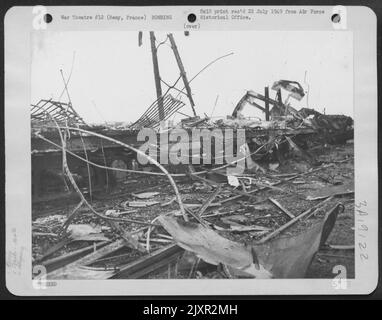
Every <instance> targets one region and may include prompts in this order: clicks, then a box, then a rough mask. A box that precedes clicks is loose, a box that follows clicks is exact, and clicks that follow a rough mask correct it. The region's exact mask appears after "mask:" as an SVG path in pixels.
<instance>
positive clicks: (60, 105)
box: [31, 99, 86, 125]
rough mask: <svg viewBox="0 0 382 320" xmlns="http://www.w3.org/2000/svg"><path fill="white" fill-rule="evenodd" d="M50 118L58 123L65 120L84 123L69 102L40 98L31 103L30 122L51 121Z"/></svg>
mask: <svg viewBox="0 0 382 320" xmlns="http://www.w3.org/2000/svg"><path fill="white" fill-rule="evenodd" d="M52 119H54V120H55V121H56V122H57V123H58V124H62V123H66V122H67V123H75V124H81V125H84V124H86V123H85V121H84V120H83V119H82V118H81V117H80V116H79V114H78V113H77V112H76V111H75V110H74V109H73V106H72V104H71V103H64V102H59V101H53V100H51V99H50V100H44V99H42V100H40V101H39V102H38V103H37V104H31V120H32V123H39V122H45V121H51V120H52Z"/></svg>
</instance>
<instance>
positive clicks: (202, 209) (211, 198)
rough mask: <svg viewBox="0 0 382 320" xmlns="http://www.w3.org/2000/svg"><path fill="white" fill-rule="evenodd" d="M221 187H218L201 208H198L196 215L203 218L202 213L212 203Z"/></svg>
mask: <svg viewBox="0 0 382 320" xmlns="http://www.w3.org/2000/svg"><path fill="white" fill-rule="evenodd" d="M220 191H221V186H218V187H217V189H216V190H215V192H214V193H212V194H211V195H210V196H209V197H208V199H207V201H206V202H205V203H204V204H203V206H202V207H201V208H200V210H199V212H198V215H199V217H201V216H203V214H204V212H205V211H206V210H207V208H208V207H209V206H210V205H211V203H212V201H214V199H215V198H216V196H217V195H218V194H219V193H220Z"/></svg>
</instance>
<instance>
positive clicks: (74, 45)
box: [31, 31, 353, 123]
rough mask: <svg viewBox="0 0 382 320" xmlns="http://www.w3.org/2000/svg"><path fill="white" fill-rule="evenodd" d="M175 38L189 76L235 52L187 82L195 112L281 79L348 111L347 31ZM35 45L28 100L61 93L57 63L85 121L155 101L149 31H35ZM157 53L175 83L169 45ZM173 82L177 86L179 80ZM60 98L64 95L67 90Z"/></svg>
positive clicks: (228, 109)
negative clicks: (66, 79) (292, 81)
mask: <svg viewBox="0 0 382 320" xmlns="http://www.w3.org/2000/svg"><path fill="white" fill-rule="evenodd" d="M174 36H175V40H176V42H177V45H178V49H179V52H180V55H181V58H182V60H183V64H184V66H185V69H186V72H187V75H188V77H189V79H190V78H192V77H193V76H194V75H195V74H196V73H198V72H199V71H200V70H201V69H202V68H203V67H204V66H206V65H207V64H208V63H209V62H211V61H212V60H214V59H216V58H218V57H219V56H222V55H225V54H228V53H231V52H233V53H234V54H233V55H230V56H228V57H226V58H224V59H221V60H219V61H217V62H216V63H214V64H213V65H211V66H210V67H209V68H208V69H206V70H205V71H203V72H202V73H201V74H200V75H199V76H198V77H197V78H196V79H195V80H194V81H192V83H191V88H192V93H193V97H194V101H195V103H196V111H197V113H198V114H200V115H203V114H204V113H206V114H207V115H209V116H210V115H211V114H212V116H214V117H217V116H226V115H228V114H229V115H230V114H231V113H232V110H233V108H234V106H235V105H236V103H237V102H238V100H239V99H240V98H241V97H242V96H243V95H244V94H245V92H246V91H247V90H254V91H256V92H259V93H263V91H264V86H267V85H269V86H271V85H272V83H273V82H274V81H276V80H280V79H287V80H295V81H299V82H300V83H301V84H302V85H303V87H304V89H306V90H307V89H308V86H309V107H311V108H315V109H317V110H318V111H321V112H322V111H323V109H324V108H325V109H326V113H327V114H329V113H331V114H346V115H350V116H352V115H353V52H352V34H351V33H350V32H339V31H333V32H328V31H325V32H320V31H311V32H296V31H293V32H291V31H285V32H284V31H275V32H269V31H268V32H264V31H261V32H260V31H259V32H257V31H256V32H252V31H251V32H247V31H246V32H238V31H233V32H194V33H192V32H191V33H190V35H189V36H188V37H186V36H185V35H184V34H183V33H178V32H175V33H174ZM156 37H157V40H158V43H159V42H161V41H163V40H164V39H165V38H166V33H163V32H157V33H156ZM33 44H34V45H33V52H32V92H31V94H32V101H31V102H32V103H37V102H38V101H39V100H40V99H47V98H53V99H58V98H59V96H60V94H61V92H62V90H63V81H62V78H61V74H60V69H62V70H63V72H64V75H65V77H66V78H68V76H69V74H70V72H71V69H72V75H71V79H70V82H69V93H70V97H71V100H72V103H73V106H74V108H75V109H76V110H77V112H78V113H79V114H80V115H81V116H82V117H83V118H84V119H85V121H87V122H89V123H91V122H103V121H127V122H130V121H135V120H136V119H137V118H139V116H140V115H141V114H142V113H143V112H144V111H145V109H146V108H147V107H148V106H149V105H150V104H151V103H152V102H153V101H154V100H155V99H156V91H155V83H154V76H153V67H152V59H151V51H150V41H149V34H148V32H144V33H143V44H142V46H141V47H139V46H138V32H131V31H123V32H122V31H121V32H115V31H105V32H99V31H97V32H61V33H56V32H54V33H53V32H45V33H42V32H39V33H36V34H34V35H33ZM73 56H74V59H73ZM158 59H159V67H160V73H161V76H162V78H163V80H164V81H166V82H167V83H173V82H174V81H175V80H176V79H177V77H178V75H179V70H178V68H177V65H176V61H175V58H174V55H173V52H172V50H171V48H170V46H169V43H166V44H164V45H162V46H160V47H159V49H158ZM73 61H74V63H72V62H73ZM72 67H73V68H72ZM306 71H307V77H306V80H307V84H306V83H304V75H305V72H306ZM178 87H179V88H180V89H181V88H182V87H183V83H182V82H181V81H179V85H178ZM165 89H166V87H165V86H163V91H165ZM270 94H271V97H273V96H274V94H275V92H274V91H272V90H271V92H270ZM217 96H219V98H218V100H217V105H216V107H215V109H214V105H215V101H216V98H217ZM179 98H181V99H182V100H183V101H184V102H186V103H187V104H186V106H184V107H183V109H182V110H181V111H182V112H184V113H186V114H189V115H191V114H192V111H191V108H190V107H189V103H188V100H187V98H186V97H179ZM61 100H62V101H67V100H68V98H67V95H66V94H64V95H63V96H62V98H61ZM290 101H291V104H292V106H294V107H296V108H297V109H299V108H300V107H306V106H307V99H306V97H305V98H304V99H302V100H301V101H300V102H298V101H296V100H293V99H291V100H290ZM94 105H95V106H94ZM213 110H214V111H213ZM212 111H213V112H212ZM177 119H178V118H176V119H175V120H177Z"/></svg>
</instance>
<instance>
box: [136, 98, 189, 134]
mask: <svg viewBox="0 0 382 320" xmlns="http://www.w3.org/2000/svg"><path fill="white" fill-rule="evenodd" d="M162 102H163V110H164V118H163V119H161V117H160V115H159V109H158V100H156V101H154V102H153V103H152V104H151V106H150V107H149V108H148V109H147V110H146V111H145V113H144V114H143V115H142V116H141V117H140V118H139V119H138V120H137V121H136V122H134V123H133V124H132V125H131V126H130V129H140V128H144V127H146V128H150V127H155V126H156V125H158V124H159V122H160V121H161V120H163V121H164V120H167V119H168V118H169V117H171V116H172V115H173V114H174V113H175V112H177V111H178V110H179V109H180V108H182V107H183V106H184V105H185V104H184V102H182V101H180V100H178V99H175V98H174V97H173V96H172V95H171V94H168V95H166V96H165V97H163V98H162Z"/></svg>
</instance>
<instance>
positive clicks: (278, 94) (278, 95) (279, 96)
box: [277, 89, 283, 104]
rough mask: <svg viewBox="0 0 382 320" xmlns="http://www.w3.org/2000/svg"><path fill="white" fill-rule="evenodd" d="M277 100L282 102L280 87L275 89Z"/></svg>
mask: <svg viewBox="0 0 382 320" xmlns="http://www.w3.org/2000/svg"><path fill="white" fill-rule="evenodd" d="M277 101H278V102H279V103H280V104H283V99H282V97H281V89H278V90H277Z"/></svg>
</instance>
